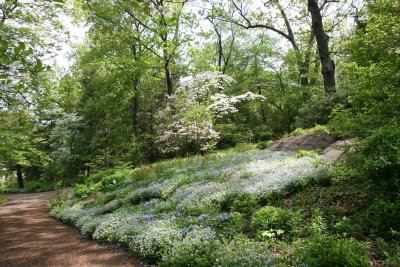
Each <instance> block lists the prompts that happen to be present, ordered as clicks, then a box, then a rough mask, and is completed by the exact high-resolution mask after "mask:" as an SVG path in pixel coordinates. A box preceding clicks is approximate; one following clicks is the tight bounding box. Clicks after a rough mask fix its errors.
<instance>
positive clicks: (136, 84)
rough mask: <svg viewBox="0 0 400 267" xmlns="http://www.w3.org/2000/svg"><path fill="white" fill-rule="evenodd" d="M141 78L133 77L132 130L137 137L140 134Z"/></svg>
mask: <svg viewBox="0 0 400 267" xmlns="http://www.w3.org/2000/svg"><path fill="white" fill-rule="evenodd" d="M140 85H141V83H140V78H137V77H136V78H134V79H133V90H134V91H135V96H134V97H133V101H132V131H133V134H134V135H135V137H137V136H138V134H139V119H138V117H139V105H140V100H139V98H140Z"/></svg>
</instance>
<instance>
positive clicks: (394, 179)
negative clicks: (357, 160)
mask: <svg viewBox="0 0 400 267" xmlns="http://www.w3.org/2000/svg"><path fill="white" fill-rule="evenodd" d="M360 148H361V150H360V153H361V154H362V155H363V160H362V161H361V164H362V168H363V169H364V173H365V174H366V175H367V177H369V178H371V179H373V180H374V181H376V182H378V183H380V184H382V185H384V186H387V187H390V188H391V189H392V190H393V188H392V187H393V186H397V187H398V186H400V185H399V180H400V172H399V169H400V128H399V127H385V128H381V129H379V130H377V131H376V132H375V133H374V134H373V135H371V136H370V137H368V138H366V139H365V140H364V141H362V142H361V144H360Z"/></svg>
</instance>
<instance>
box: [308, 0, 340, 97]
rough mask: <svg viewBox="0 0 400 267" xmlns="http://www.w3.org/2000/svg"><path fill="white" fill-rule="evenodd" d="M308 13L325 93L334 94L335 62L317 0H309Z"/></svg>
mask: <svg viewBox="0 0 400 267" xmlns="http://www.w3.org/2000/svg"><path fill="white" fill-rule="evenodd" d="M308 11H309V12H310V14H311V21H312V30H313V31H314V34H315V38H316V40H317V46H318V54H319V58H320V60H321V67H322V70H321V73H322V76H323V78H324V89H325V93H327V94H333V93H334V92H335V91H336V81H335V62H334V61H333V60H332V59H331V57H330V52H329V45H328V41H329V39H328V36H327V35H326V33H325V30H324V25H323V23H322V16H321V11H320V8H319V6H318V1H317V0H308Z"/></svg>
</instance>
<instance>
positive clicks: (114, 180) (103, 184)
mask: <svg viewBox="0 0 400 267" xmlns="http://www.w3.org/2000/svg"><path fill="white" fill-rule="evenodd" d="M131 175H132V170H130V169H122V170H118V171H116V172H115V173H114V174H112V175H108V176H105V177H103V178H102V179H101V181H100V191H101V192H110V191H112V190H114V189H115V188H116V187H117V186H119V185H120V184H121V182H122V181H123V180H125V179H127V178H128V177H130V176H131Z"/></svg>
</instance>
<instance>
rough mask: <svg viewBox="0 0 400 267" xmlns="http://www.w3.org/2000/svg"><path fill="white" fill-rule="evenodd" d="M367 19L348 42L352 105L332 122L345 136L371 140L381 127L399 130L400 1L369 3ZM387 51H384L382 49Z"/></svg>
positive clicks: (340, 109) (348, 85)
mask: <svg viewBox="0 0 400 267" xmlns="http://www.w3.org/2000/svg"><path fill="white" fill-rule="evenodd" d="M365 12H366V19H365V21H363V23H362V25H363V27H360V28H359V29H358V31H357V33H356V35H355V36H354V37H353V38H351V39H350V40H349V41H348V42H346V45H345V49H346V50H347V51H348V52H349V57H348V58H347V60H346V62H345V64H344V65H343V67H344V73H343V75H344V77H345V80H348V82H347V83H344V84H343V85H344V87H345V89H346V90H348V92H349V97H348V99H347V100H348V101H347V102H348V103H347V104H345V105H342V106H339V107H338V108H337V110H336V112H335V116H334V118H333V120H332V121H331V123H330V124H331V126H332V128H333V129H334V131H335V133H337V134H339V135H341V136H358V137H362V138H364V137H367V136H369V135H371V134H373V133H374V132H375V131H376V130H377V129H379V128H381V127H388V126H393V127H398V125H399V124H400V122H399V118H400V116H399V114H398V110H399V109H400V107H399V103H400V101H399V99H400V93H399V92H400V91H399V90H398V89H399V81H400V76H399V71H398V70H399V65H400V56H399V50H398V42H397V37H396V36H397V32H398V25H399V24H400V16H399V14H400V5H399V3H398V1H390V0H379V1H373V2H370V3H368V6H367V10H366V11H365ZM383 47H384V49H382V48H383Z"/></svg>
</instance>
